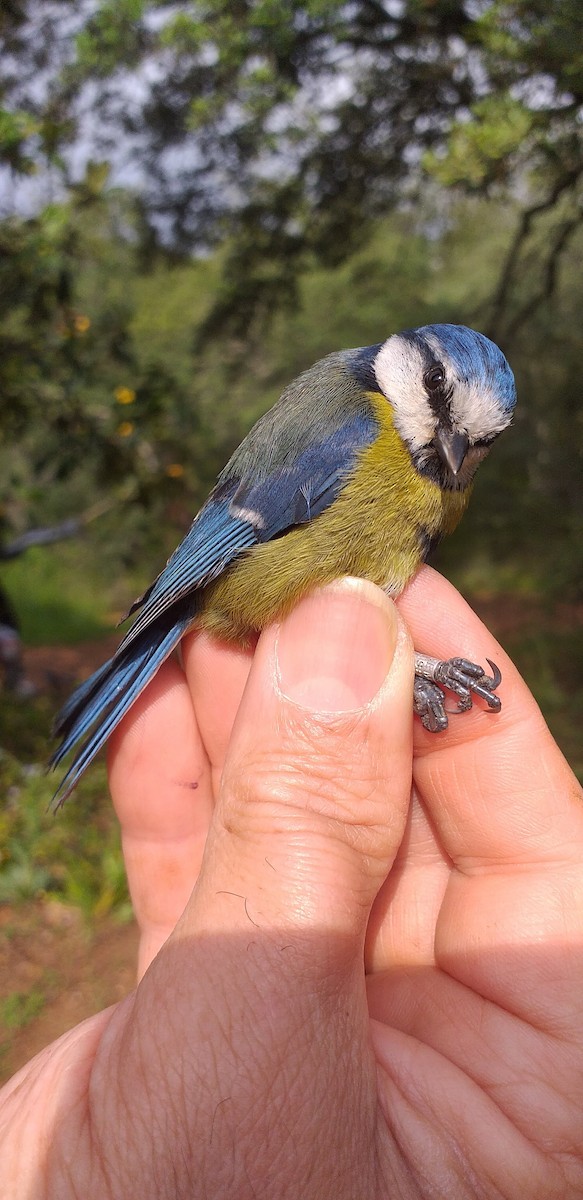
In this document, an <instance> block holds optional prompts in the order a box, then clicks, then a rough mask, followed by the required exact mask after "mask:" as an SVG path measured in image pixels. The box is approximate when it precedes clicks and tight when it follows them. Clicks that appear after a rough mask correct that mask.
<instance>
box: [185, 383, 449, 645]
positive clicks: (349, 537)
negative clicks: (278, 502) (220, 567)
mask: <svg viewBox="0 0 583 1200" xmlns="http://www.w3.org/2000/svg"><path fill="white" fill-rule="evenodd" d="M369 399H370V401H371V403H372V404H373V407H374V409H375V415H377V416H378V419H379V422H380V433H379V436H378V438H377V439H376V441H375V442H374V443H373V444H372V445H371V446H368V447H367V448H366V449H365V450H363V451H362V452H361V453H360V455H359V458H358V462H357V466H356V468H355V470H354V472H353V474H352V476H351V477H350V478H349V480H348V482H347V483H346V485H345V486H344V488H343V489H342V491H341V492H340V495H339V496H338V498H337V499H336V500H335V502H334V504H332V505H331V507H330V508H328V509H326V510H325V511H324V512H323V513H321V514H320V516H318V517H316V518H315V520H314V521H311V522H308V523H307V524H305V525H298V526H296V527H295V528H294V529H291V530H290V531H289V532H288V533H286V534H284V535H283V536H282V537H279V538H276V539H274V540H273V541H270V542H264V543H262V544H261V545H258V546H254V547H253V549H252V550H250V551H248V552H247V553H246V554H245V555H244V556H243V557H242V558H240V559H239V560H237V562H236V563H234V564H233V566H232V567H230V568H229V569H228V570H227V571H225V573H224V574H223V575H221V577H220V578H219V579H218V580H217V581H216V582H214V583H212V584H210V585H209V586H208V587H206V588H205V589H204V591H203V593H202V595H201V602H202V603H201V611H200V616H199V617H198V618H197V624H200V625H201V626H202V627H203V628H205V629H208V630H209V631H211V632H213V633H215V634H217V635H218V636H220V637H224V638H228V639H234V640H236V641H240V642H245V641H246V640H247V639H248V637H249V634H250V632H252V631H254V630H260V629H262V628H263V627H264V626H265V625H268V624H270V623H271V622H272V621H274V620H277V619H281V617H282V616H284V615H285V614H286V613H287V612H289V611H290V610H291V609H292V608H293V606H294V604H296V603H297V601H298V600H299V599H300V598H301V597H302V596H303V595H305V593H306V592H308V591H310V589H311V588H313V587H314V586H316V585H317V584H324V583H329V582H331V581H332V580H333V579H337V578H338V577H339V576H341V575H356V576H360V577H362V578H365V579H370V580H372V582H373V583H376V584H378V585H379V586H380V587H383V588H385V589H386V590H387V591H388V592H390V593H392V594H394V595H397V594H398V593H399V592H401V591H402V589H403V588H404V586H405V584H406V583H407V581H408V580H409V579H410V578H411V576H412V575H413V574H414V573H415V571H416V570H417V568H418V567H419V566H420V564H421V562H422V560H423V557H424V553H425V551H426V549H427V544H428V542H429V541H430V540H433V539H434V538H437V537H439V536H440V535H441V534H444V533H449V532H451V531H452V530H453V529H455V527H456V525H457V523H458V521H459V520H460V518H461V516H462V514H463V512H464V509H465V508H466V506H467V504H468V500H469V495H470V489H469V488H467V489H466V490H465V491H463V492H442V491H441V489H440V488H439V487H438V486H437V485H436V484H434V483H432V482H431V481H430V480H428V479H425V478H424V477H423V476H422V475H420V474H419V473H418V472H417V471H416V470H415V467H414V466H413V463H412V461H411V458H410V455H409V452H408V451H407V449H406V448H405V446H404V445H403V443H402V441H401V439H400V437H399V435H398V434H397V432H396V430H395V428H394V425H393V422H392V415H391V414H392V410H391V408H390V405H389V404H388V403H387V401H386V400H385V399H384V398H383V397H381V396H378V395H375V394H371V395H370V397H369Z"/></svg>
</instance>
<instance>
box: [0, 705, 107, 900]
mask: <svg viewBox="0 0 583 1200" xmlns="http://www.w3.org/2000/svg"><path fill="white" fill-rule="evenodd" d="M40 715H41V719H42V717H43V716H44V711H43V709H42V708H41V714H40ZM37 716H38V713H37V711H36V710H35V707H34V706H32V705H31V706H30V707H29V711H28V720H29V722H30V721H34V720H35V719H36V718H37ZM47 744H48V740H45V745H44V753H46V746H47ZM53 792H54V778H48V777H47V776H46V774H45V772H44V771H43V768H42V767H40V766H38V765H36V764H31V765H25V764H23V763H21V762H19V761H18V759H17V758H16V757H14V755H13V754H11V753H9V752H8V751H7V750H2V751H1V752H0V793H1V794H2V795H3V797H5V799H4V803H3V806H2V810H1V812H0V904H1V903H7V902H9V903H11V904H15V903H19V902H22V901H26V900H33V899H36V898H39V897H43V896H51V897H53V898H54V899H57V900H60V901H61V902H62V903H64V904H68V905H73V906H75V907H78V908H80V909H81V911H82V912H83V914H84V916H85V917H86V918H87V919H90V918H94V917H96V916H98V915H99V916H101V915H103V914H105V913H107V912H114V911H115V912H116V913H118V914H119V915H120V916H126V915H128V914H129V901H128V896H127V888H126V884H125V875H124V870H123V861H122V857H121V850H120V846H119V832H118V829H117V825H116V822H115V818H114V815H113V812H112V811H111V808H110V805H109V803H104V799H105V797H106V795H107V788H106V783H105V773H104V771H103V769H101V770H99V769H96V770H93V771H92V772H91V775H90V777H89V778H87V780H86V781H84V783H83V786H82V787H80V788H79V789H78V790H77V792H76V793H75V801H74V803H73V804H70V805H68V806H65V808H64V809H62V810H60V811H59V812H58V813H54V812H52V811H51V809H50V807H49V806H50V801H51V797H52V794H53Z"/></svg>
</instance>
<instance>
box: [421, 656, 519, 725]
mask: <svg viewBox="0 0 583 1200" xmlns="http://www.w3.org/2000/svg"><path fill="white" fill-rule="evenodd" d="M418 659H419V665H420V672H418V671H417V670H416V674H415V685H414V690H413V708H414V710H415V712H416V713H417V715H418V716H419V718H420V720H421V724H422V725H423V726H424V728H425V729H428V730H429V732H430V733H440V732H441V731H442V730H444V729H447V725H448V718H447V712H446V709H445V696H444V693H443V690H442V689H443V688H444V687H445V688H447V689H448V690H449V691H450V692H453V693H454V695H455V696H457V701H458V702H457V709H456V711H457V712H467V711H468V710H469V709H470V708H471V707H472V704H473V697H474V696H479V697H480V699H481V700H484V701H485V702H486V704H487V705H488V708H489V709H490V711H491V712H500V709H501V707H502V701H501V700H500V697H499V696H497V695H496V688H497V687H498V686H499V684H500V683H501V680H502V672H501V671H500V670H499V668H498V667H497V666H496V664H495V663H493V662H491V660H490V659H489V658H487V659H486V662H487V663H488V666H489V667H490V668H491V670H492V675H486V673H485V671H484V668H483V667H481V666H480V665H479V664H478V663H473V662H470V661H469V660H468V659H467V658H449V659H444V660H439V659H428V658H426V657H425V656H421V655H419V656H418Z"/></svg>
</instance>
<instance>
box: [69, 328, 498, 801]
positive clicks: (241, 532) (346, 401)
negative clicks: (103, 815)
mask: <svg viewBox="0 0 583 1200" xmlns="http://www.w3.org/2000/svg"><path fill="white" fill-rule="evenodd" d="M515 401H516V391H515V385H514V377H513V375H512V371H511V370H510V367H509V365H508V363H507V361H506V359H505V357H504V355H503V354H502V352H501V351H500V350H499V349H498V347H497V346H496V345H494V343H493V342H491V341H490V340H489V339H488V338H487V337H485V336H484V335H483V334H480V333H475V332H474V331H473V330H471V329H467V328H466V327H465V326H463V325H425V326H423V327H422V328H420V329H407V330H405V331H404V332H402V333H396V334H393V335H392V336H391V337H388V338H387V340H386V341H384V342H382V343H379V344H377V345H374V346H366V347H364V348H361V349H357V350H341V351H339V352H338V353H335V354H329V355H328V356H327V357H326V358H323V359H322V360H321V361H320V362H317V363H316V364H315V366H313V367H310V369H309V370H307V371H304V373H303V374H302V375H300V376H299V377H298V379H296V380H295V381H294V382H293V383H291V384H290V385H289V387H287V388H286V390H285V391H284V392H283V394H282V396H281V397H280V399H279V400H278V401H277V403H276V404H275V405H274V407H273V408H272V409H270V411H269V412H267V413H265V415H264V416H262V417H260V419H259V420H258V421H257V423H256V424H255V425H254V426H253V428H252V429H251V431H250V433H248V434H247V436H246V438H245V439H244V440H243V442H242V443H241V445H240V446H239V448H238V449H237V450H235V453H234V454H233V456H232V458H231V459H230V461H229V462H228V463H227V465H226V467H225V468H224V470H223V471H222V472H221V474H220V475H219V478H218V481H217V483H216V485H215V487H214V489H213V491H212V492H211V494H210V496H209V498H208V500H207V501H206V504H205V505H204V506H203V508H202V509H201V510H200V512H199V513H198V515H197V516H196V517H195V519H194V521H193V523H192V525H191V527H190V529H189V531H188V533H187V534H186V537H185V538H184V540H183V541H182V542H181V544H180V545H179V546H178V548H177V550H175V552H174V554H173V555H172V556H171V558H170V559H169V560H168V563H167V565H166V567H165V568H164V570H163V571H162V572H161V574H160V575H159V576H158V577H157V579H156V580H155V581H154V582H153V583H152V585H151V586H150V587H149V588H148V589H147V591H146V592H145V593H144V595H143V596H142V597H141V598H140V599H139V600H137V601H136V603H135V604H134V605H133V606H132V608H131V609H130V612H129V613H128V616H130V615H131V614H133V613H135V612H137V613H138V615H137V616H136V618H135V620H134V622H133V624H132V625H131V627H130V629H129V630H128V632H127V633H126V635H125V637H124V638H123V640H122V642H121V644H120V646H119V648H118V650H117V652H116V653H115V654H114V656H113V658H111V659H110V660H109V662H106V663H105V665H104V666H103V667H101V669H100V670H98V671H96V672H95V674H94V675H92V676H91V678H90V679H88V680H87V681H86V682H85V683H82V684H81V686H80V687H79V688H78V689H77V691H76V692H74V694H73V695H72V697H71V698H70V700H69V701H68V702H67V704H66V705H65V706H64V708H63V710H62V712H61V713H60V715H59V717H58V719H57V722H56V734H57V735H58V736H60V737H61V738H62V741H61V744H60V746H59V747H58V749H57V751H56V752H55V754H54V756H53V758H52V765H53V766H54V765H56V764H58V763H60V762H61V760H62V759H63V758H64V757H65V756H66V755H67V754H68V753H69V751H70V750H72V749H73V748H74V747H75V746H77V744H78V743H79V742H80V741H81V740H82V739H85V740H83V741H82V744H81V746H80V747H79V748H78V749H77V753H76V755H75V758H74V759H73V762H72V765H71V766H70V767H69V770H68V772H67V774H66V775H65V777H64V779H63V781H62V783H61V784H60V787H59V789H58V791H57V793H56V797H57V798H59V799H60V800H61V801H62V800H64V799H65V797H66V796H67V795H68V794H69V793H70V792H71V791H72V789H73V788H74V787H75V785H76V783H77V781H78V779H79V777H80V775H81V774H82V772H83V771H84V770H85V768H86V767H87V766H88V765H89V763H90V762H91V761H92V759H93V758H94V757H95V755H96V754H97V753H98V751H99V750H100V749H101V747H102V746H103V745H104V743H105V742H106V740H107V738H108V737H109V735H110V733H111V732H112V730H113V729H115V727H116V725H117V724H118V722H119V721H120V720H121V719H122V717H123V716H124V715H125V713H127V711H128V709H129V708H130V706H131V705H132V704H133V703H134V700H135V699H136V697H137V696H139V694H140V692H141V691H142V689H143V688H144V687H145V686H146V684H147V683H148V681H149V680H150V679H151V678H152V676H153V675H154V674H155V672H156V671H157V670H158V667H159V666H160V664H161V663H162V662H163V661H164V659H165V658H167V656H168V655H169V654H170V653H171V652H172V650H173V649H174V648H175V647H176V646H177V644H178V643H179V641H180V639H181V637H182V636H183V634H184V633H186V631H187V630H188V629H190V628H192V627H193V626H197V627H199V628H202V629H206V630H208V631H210V632H211V633H213V634H216V636H217V637H219V638H226V639H231V640H233V641H235V642H239V643H245V642H246V641H248V640H249V638H250V636H251V635H252V634H254V633H255V632H257V631H259V630H261V629H263V627H264V626H266V625H268V624H269V623H270V622H272V621H278V620H281V618H282V617H284V616H285V614H286V613H288V612H289V611H290V609H291V608H292V607H293V605H294V604H296V602H297V601H298V600H299V599H300V598H301V597H302V596H303V595H304V594H305V593H306V592H308V591H309V590H310V589H311V588H313V587H314V586H315V585H322V584H325V583H327V582H329V581H331V580H333V579H336V578H338V577H339V576H342V575H356V576H361V577H364V578H366V579H369V580H372V581H373V583H376V584H378V585H379V586H380V587H382V588H384V589H385V590H386V591H387V592H388V593H389V594H390V595H391V596H397V595H398V594H399V593H400V592H401V591H402V589H403V588H404V587H405V584H406V583H407V582H408V580H409V579H411V576H412V575H413V574H414V573H415V571H416V570H417V568H418V567H419V566H420V565H421V563H422V562H423V561H424V559H425V558H426V556H427V554H428V553H429V550H430V549H431V548H432V547H433V546H435V544H436V543H437V542H438V541H439V540H440V538H441V537H443V535H444V534H446V533H450V532H451V531H452V530H453V529H455V527H456V525H457V524H458V521H459V520H460V518H461V516H462V514H463V512H464V510H465V508H466V506H467V504H468V501H469V498H470V492H471V488H472V480H473V478H474V474H475V472H476V469H477V467H478V465H479V464H480V463H481V462H482V460H483V459H484V458H485V457H486V455H487V453H488V451H489V449H490V446H491V445H492V442H493V441H494V440H495V438H497V437H498V434H499V433H501V432H502V430H503V429H505V428H506V426H507V425H509V423H510V421H511V418H512V412H513V409H514V405H515ZM490 667H491V668H492V672H493V674H492V676H488V675H486V673H485V672H484V670H483V668H482V667H481V666H478V665H477V664H474V663H470V662H467V661H466V660H465V659H451V660H449V661H447V662H440V661H439V660H437V659H435V658H430V657H428V656H427V655H417V656H416V663H415V669H416V677H415V692H414V708H415V711H416V712H417V713H418V715H419V716H420V718H421V720H422V722H423V724H424V725H425V727H426V728H427V729H429V730H432V731H439V730H442V729H444V728H445V727H446V726H447V716H446V712H445V704H444V699H445V697H444V693H443V690H442V686H440V685H443V686H445V687H447V688H448V689H450V690H451V691H453V692H454V693H456V694H457V697H458V709H459V710H464V709H467V708H470V707H471V705H472V696H473V695H474V696H475V695H477V696H479V697H481V698H482V699H483V700H485V702H486V704H487V705H488V706H489V707H490V709H492V710H498V709H499V708H500V699H499V697H498V696H497V695H496V688H497V686H498V684H499V682H500V673H499V671H498V670H497V668H495V667H494V665H493V664H492V663H490Z"/></svg>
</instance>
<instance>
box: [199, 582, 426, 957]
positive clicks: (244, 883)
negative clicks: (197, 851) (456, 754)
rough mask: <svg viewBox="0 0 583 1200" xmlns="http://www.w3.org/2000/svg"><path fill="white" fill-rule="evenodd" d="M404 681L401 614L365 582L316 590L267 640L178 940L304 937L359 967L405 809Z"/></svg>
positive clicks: (407, 740) (409, 667) (407, 675)
mask: <svg viewBox="0 0 583 1200" xmlns="http://www.w3.org/2000/svg"><path fill="white" fill-rule="evenodd" d="M412 678H413V657H412V650H411V647H410V643H409V638H408V635H407V633H406V630H405V627H404V624H403V623H402V620H401V618H400V617H399V616H398V614H397V610H396V609H395V607H394V605H393V603H392V602H391V601H390V600H389V599H388V598H387V597H386V596H385V595H384V593H383V592H381V591H380V589H378V588H376V587H374V586H373V585H372V584H370V583H366V582H364V581H362V580H356V579H344V580H341V581H340V582H338V583H335V584H332V585H330V586H328V587H326V588H323V589H321V590H319V591H316V592H314V593H312V594H311V595H310V596H308V597H307V598H306V599H304V600H303V601H302V602H301V603H300V604H299V605H298V606H297V607H296V608H295V609H294V611H293V612H292V613H291V615H290V616H289V617H288V618H287V619H286V620H285V621H284V622H283V623H282V624H281V625H279V626H273V627H271V628H270V629H268V630H266V631H265V632H264V633H263V635H262V637H261V638H260V640H259V644H258V648H257V652H256V654H255V657H254V661H253V666H252V669H251V672H250V676H249V679H248V682H247V686H246V689H245V693H244V696H243V700H242V703H241V706H240V709H239V712H238V715H237V719H236V722H235V727H234V730H233V734H232V738H231V742H230V747H229V752H228V755H227V759H226V763H225V767H224V771H223V776H222V784H221V790H220V794H219V802H218V805H217V809H216V812H215V817H214V820H213V823H212V826H211V831H210V834H209V838H208V842H207V847H206V851H205V860H204V863H203V869H202V872H201V876H200V879H199V882H198V885H197V889H196V891H195V894H194V896H193V900H192V902H191V905H190V906H189V909H187V912H186V913H185V917H184V923H185V929H184V932H187V930H188V927H189V926H190V923H191V921H192V920H194V921H195V924H196V927H197V929H200V924H199V922H200V919H201V917H203V914H204V917H203V923H204V924H205V925H206V923H207V922H210V923H211V925H213V926H215V927H218V928H221V927H222V928H223V929H224V927H225V920H227V924H228V927H229V928H231V929H233V928H234V926H236V925H238V924H240V925H241V926H242V927H245V928H246V929H247V932H249V926H250V923H251V925H257V926H258V927H259V928H261V929H263V930H269V929H271V930H272V931H275V930H277V931H278V932H279V933H281V932H282V931H283V930H285V931H286V932H289V933H291V932H292V931H294V930H295V931H296V933H299V934H301V931H302V930H304V931H305V932H307V931H308V929H310V928H311V929H312V930H313V931H314V932H315V931H316V930H317V931H318V933H320V934H322V933H324V934H325V935H326V942H327V945H328V946H329V949H330V952H332V950H333V945H334V943H333V941H331V940H330V939H331V938H333V935H334V934H335V935H336V937H337V945H338V948H339V949H340V947H344V949H346V948H347V947H350V948H351V950H350V953H351V955H354V956H359V957H360V958H361V954H362V948H361V944H360V939H361V938H363V937H364V932H365V929H366V923H367V918H368V913H369V911H370V907H371V905H372V902H373V900H374V897H375V895H376V893H377V891H378V889H379V887H380V885H381V883H382V882H383V880H384V879H385V878H386V875H387V873H388V871H389V869H390V866H391V864H392V861H393V859H394V856H395V854H396V851H397V848H398V846H399V843H400V841H401V837H402V833H403V828H404V823H405V818H406V812H407V807H408V803H409V795H410V786H411V738H412V717H411V712H412V700H411V690H412ZM225 910H228V917H226V913H225ZM215 923H216V924H215ZM254 933H255V931H254ZM355 937H356V941H355ZM318 942H320V939H319V938H317V939H316V940H315V942H313V944H314V945H316V944H318Z"/></svg>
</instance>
